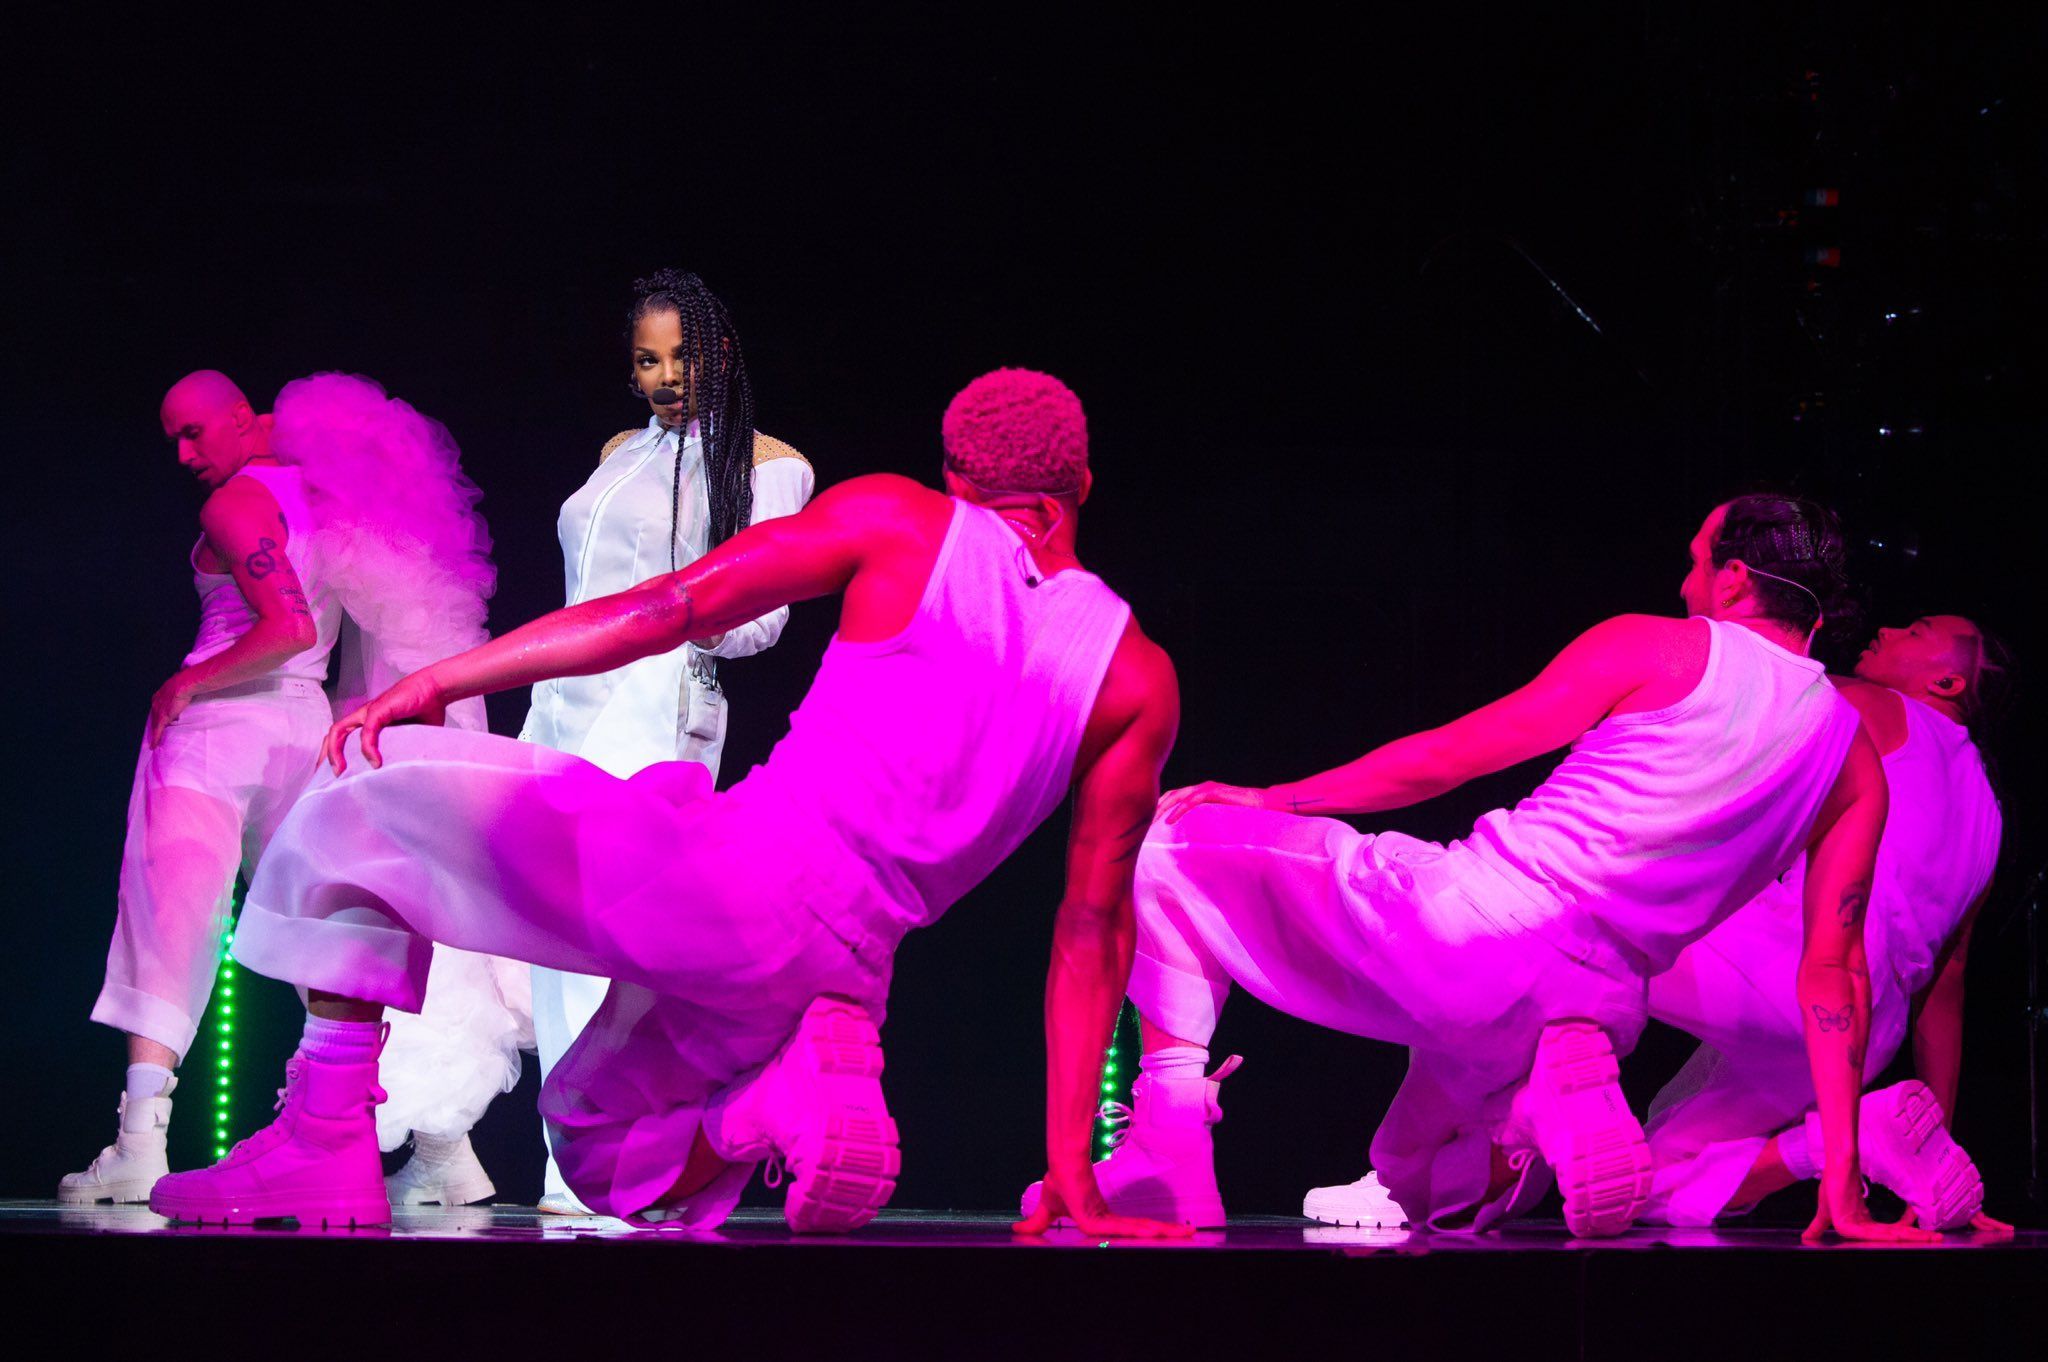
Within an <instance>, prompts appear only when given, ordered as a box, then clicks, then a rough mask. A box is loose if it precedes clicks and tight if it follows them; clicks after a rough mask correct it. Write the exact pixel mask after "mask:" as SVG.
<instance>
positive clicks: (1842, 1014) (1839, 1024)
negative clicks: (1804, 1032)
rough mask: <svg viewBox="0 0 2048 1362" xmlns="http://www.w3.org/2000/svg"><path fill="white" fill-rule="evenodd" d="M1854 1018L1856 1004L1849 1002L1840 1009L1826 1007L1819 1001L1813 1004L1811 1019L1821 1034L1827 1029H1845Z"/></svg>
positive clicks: (1827, 1030)
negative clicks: (1818, 1027)
mask: <svg viewBox="0 0 2048 1362" xmlns="http://www.w3.org/2000/svg"><path fill="white" fill-rule="evenodd" d="M1855 1019H1856V1004H1854V1003H1850V1004H1849V1005H1848V1006H1847V1007H1843V1008H1840V1009H1830V1008H1826V1007H1823V1006H1821V1005H1820V1004H1819V1003H1815V1004H1814V1005H1813V1020H1814V1021H1815V1022H1816V1023H1817V1024H1818V1025H1819V1026H1820V1029H1821V1033H1822V1034H1823V1035H1825V1034H1826V1033H1828V1032H1829V1031H1847V1030H1848V1029H1849V1023H1850V1022H1852V1021H1854V1020H1855Z"/></svg>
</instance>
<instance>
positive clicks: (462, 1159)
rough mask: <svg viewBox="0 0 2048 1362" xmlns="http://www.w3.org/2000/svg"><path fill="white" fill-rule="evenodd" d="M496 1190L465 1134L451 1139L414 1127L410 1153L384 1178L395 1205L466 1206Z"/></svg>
mask: <svg viewBox="0 0 2048 1362" xmlns="http://www.w3.org/2000/svg"><path fill="white" fill-rule="evenodd" d="M497 1190H498V1189H497V1188H496V1187H494V1186H492V1184H491V1175H490V1174H489V1173H486V1172H485V1171H484V1166H483V1164H481V1163H479V1162H478V1161H477V1157H476V1150H474V1149H472V1148H470V1144H469V1136H468V1135H461V1136H458V1137H457V1138H455V1139H453V1140H450V1139H444V1138H442V1137H441V1136H438V1135H423V1134H421V1133H420V1132H419V1131H417V1130H415V1131H414V1132H413V1133H412V1157H411V1158H409V1159H407V1160H406V1161H405V1166H404V1167H403V1168H401V1169H399V1170H398V1171H397V1172H396V1173H393V1174H392V1175H391V1176H390V1177H388V1178H385V1179H384V1193H385V1195H386V1196H388V1197H390V1198H391V1204H392V1205H394V1206H427V1205H441V1206H467V1205H469V1204H470V1203H471V1202H472V1201H483V1200H486V1199H487V1198H489V1197H490V1196H492V1195H493V1194H494V1193H496V1192H497Z"/></svg>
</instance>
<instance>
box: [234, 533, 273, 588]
mask: <svg viewBox="0 0 2048 1362" xmlns="http://www.w3.org/2000/svg"><path fill="white" fill-rule="evenodd" d="M242 566H243V567H244V568H245V569H247V571H248V573H249V575H250V576H251V577H253V578H255V579H256V580H257V581H259V582H260V581H262V580H263V579H264V578H265V577H268V576H269V575H270V574H271V573H273V572H275V571H277V541H276V540H275V539H272V538H270V537H269V536H268V535H266V536H264V537H263V538H261V539H258V540H257V541H256V548H255V549H254V550H253V551H252V552H251V553H250V554H249V556H248V557H247V558H244V559H243V560H242Z"/></svg>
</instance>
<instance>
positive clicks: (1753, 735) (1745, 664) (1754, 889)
mask: <svg viewBox="0 0 2048 1362" xmlns="http://www.w3.org/2000/svg"><path fill="white" fill-rule="evenodd" d="M1701 623H1703V624H1705V625H1706V627H1707V628H1708V629H1709V631H1710V639H1709V647H1708V653H1707V665H1706V669H1705V670H1704V671H1703V672H1702V673H1701V675H1700V679H1699V684H1698V685H1696V686H1694V687H1693V690H1692V693H1691V694H1690V695H1688V696H1686V698H1685V699H1683V700H1681V701H1679V702H1678V703H1677V704H1675V705H1671V706H1668V707H1667V708H1664V709H1659V710H1648V711H1644V712H1641V713H1635V714H1616V715H1611V716H1609V717H1608V718H1606V719H1604V720H1602V721H1601V722H1600V723H1599V724H1598V725H1596V726H1595V727H1594V728H1593V729H1592V730H1591V731H1589V732H1588V733H1587V734H1586V735H1585V736H1584V737H1582V738H1580V739H1579V741H1578V742H1577V743H1575V744H1574V745H1573V747H1572V750H1571V752H1570V754H1569V755H1568V756H1566V757H1565V759H1564V760H1563V761H1562V762H1560V763H1559V764H1558V766H1557V769H1556V770H1554V771H1552V772H1551V773H1550V777H1549V778H1548V779H1547V780H1545V781H1544V782H1543V784H1541V785H1540V786H1538V787H1537V788H1536V790H1535V792H1534V793H1533V794H1531V795H1530V796H1529V797H1528V798H1527V799H1524V800H1523V801H1522V802H1521V803H1519V804H1517V805H1515V807H1514V808H1512V809H1506V810H1497V811H1495V812H1493V813H1489V814H1487V815H1486V816H1485V817H1483V818H1481V819H1480V820H1479V822H1478V824H1477V825H1476V826H1475V827H1474V828H1473V829H1472V835H1471V837H1470V838H1469V839H1467V840H1466V841H1465V842H1463V843H1456V844H1454V846H1460V847H1463V848H1466V849H1469V850H1470V851H1471V852H1472V853H1474V854H1476V855H1478V856H1479V857H1481V858H1482V859H1484V860H1486V861H1487V862H1488V863H1489V864H1491V865H1492V866H1493V867H1494V868H1496V869H1497V870H1499V871H1501V872H1502V873H1503V874H1505V875H1506V876H1507V877H1508V878H1509V879H1510V880H1512V881H1516V882H1518V883H1519V885H1520V886H1521V887H1522V888H1523V889H1524V891H1525V892H1526V893H1527V894H1528V896H1529V897H1530V899H1531V901H1532V906H1531V908H1530V909H1529V910H1527V911H1518V912H1517V914H1516V916H1518V917H1522V918H1523V919H1524V920H1525V921H1529V923H1530V925H1532V926H1536V927H1537V928H1538V930H1542V929H1543V928H1544V927H1545V926H1549V925H1555V926H1559V927H1567V924H1572V923H1573V920H1574V919H1575V918H1577V917H1579V916H1580V915H1583V916H1585V917H1588V918H1591V919H1592V920H1593V921H1594V922H1595V923H1597V924H1598V927H1599V928H1600V929H1601V932H1602V933H1603V934H1604V935H1605V936H1606V937H1607V938H1609V939H1610V940H1611V941H1613V942H1614V943H1616V944H1618V945H1619V946H1620V947H1621V949H1622V951H1623V953H1624V954H1625V955H1627V956H1629V957H1632V958H1631V960H1630V963H1631V964H1632V965H1634V966H1635V967H1636V968H1639V969H1642V970H1644V971H1645V972H1647V973H1653V974H1654V973H1658V972H1661V971H1663V970H1665V969H1668V968H1669V967H1670V965H1671V962H1672V961H1673V960H1674V959H1676V958H1677V956H1678V952H1679V951H1680V950H1682V949H1683V948H1684V947H1685V945H1686V944H1687V943H1688V942H1691V941H1693V940H1695V939H1697V938H1698V937H1700V936H1703V935H1705V934H1706V933H1707V931H1708V930H1710V929H1711V928H1712V927H1713V926H1714V924H1715V923H1717V922H1719V921H1720V920H1721V919H1723V918H1725V917H1726V916H1728V914H1730V913H1732V912H1734V911H1735V910H1736V909H1737V908H1739V907H1740V906H1742V905H1743V904H1744V903H1747V902H1748V901H1749V900H1750V899H1752V898H1754V897H1755V896H1756V894H1757V893H1758V892H1759V891H1761V890H1762V889H1763V888H1764V886H1766V885H1768V884H1769V883H1770V882H1771V881H1772V880H1774V879H1776V878H1777V877H1778V876H1779V875H1782V874H1783V873H1784V872H1785V869H1786V867H1787V866H1789V865H1791V864H1792V862H1793V860H1794V859H1795V858H1796V857H1797V856H1798V855H1799V854H1800V852H1801V851H1803V850H1804V849H1805V846H1806V842H1807V838H1808V836H1809V835H1810V833H1811V829H1812V827H1813V820H1814V817H1815V815H1817V814H1818V813H1819V811H1820V807H1821V803H1822V801H1824V800H1825V799H1826V798H1827V795H1828V792H1829V790H1830V789H1831V788H1832V787H1833V785H1834V783H1835V779H1836V777H1837V776H1838V775H1839V774H1840V772H1841V769H1842V762H1843V759H1844V758H1845V757H1846V756H1847V755H1848V751H1849V744H1850V743H1851V741H1852V740H1853V739H1854V738H1855V736H1856V730H1857V723H1858V717H1857V713H1856V710H1855V708H1854V706H1852V705H1851V704H1850V703H1849V702H1848V701H1847V700H1845V699H1843V698H1842V696H1841V694H1840V693H1839V692H1837V691H1836V690H1835V688H1834V686H1833V685H1832V684H1830V683H1829V681H1828V679H1827V676H1826V674H1825V672H1824V670H1823V669H1822V667H1821V664H1820V663H1819V662H1816V661H1814V660H1813V659H1811V658H1806V657H1801V656H1799V655H1798V654H1796V653H1793V652H1790V651H1788V650H1786V649H1784V648H1781V647H1779V646H1778V645H1777V644H1775V643H1771V642H1769V641H1768V640H1766V639H1765V638H1763V637H1762V636H1761V635H1759V634H1758V633H1756V631H1754V630H1752V629H1746V628H1744V627H1742V626H1741V625H1737V624H1728V623H1724V622H1718V621H1714V620H1705V619H1703V620H1701Z"/></svg>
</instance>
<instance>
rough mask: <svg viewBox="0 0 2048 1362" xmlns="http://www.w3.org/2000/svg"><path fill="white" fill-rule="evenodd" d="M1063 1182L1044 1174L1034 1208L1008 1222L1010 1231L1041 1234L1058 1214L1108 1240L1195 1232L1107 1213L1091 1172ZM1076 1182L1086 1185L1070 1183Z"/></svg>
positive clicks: (1181, 1235) (1184, 1235)
mask: <svg viewBox="0 0 2048 1362" xmlns="http://www.w3.org/2000/svg"><path fill="white" fill-rule="evenodd" d="M1065 1182H1066V1183H1067V1184H1069V1188H1068V1189H1063V1188H1062V1185H1061V1184H1062V1179H1060V1178H1057V1177H1055V1176H1054V1175H1053V1174H1051V1173H1047V1174H1046V1175H1045V1181H1044V1182H1043V1183H1041V1184H1040V1185H1039V1197H1038V1209H1037V1210H1035V1211H1033V1212H1032V1213H1031V1214H1030V1215H1029V1216H1027V1217H1025V1218H1024V1219H1022V1220H1019V1221H1017V1222H1015V1223H1014V1224H1012V1225H1011V1226H1010V1230H1011V1232H1012V1233H1014V1234H1044V1233H1045V1232H1046V1231H1047V1230H1049V1229H1051V1228H1052V1222H1053V1221H1055V1220H1057V1219H1059V1218H1060V1217H1061V1216H1066V1217H1068V1218H1069V1219H1071V1220H1072V1221H1073V1222H1074V1228H1075V1229H1077V1230H1079V1231H1080V1232H1081V1233H1082V1234H1084V1235H1089V1236H1099V1237H1102V1238H1108V1239H1185V1238H1187V1237H1188V1236H1189V1235H1191V1234H1193V1233H1194V1232H1195V1231H1194V1229H1193V1227H1192V1226H1188V1225H1175V1224H1171V1223H1169V1222H1167V1221H1164V1220H1145V1219H1141V1218H1140V1217H1138V1216H1135V1215H1114V1214H1111V1212H1110V1209H1109V1203H1108V1202H1106V1201H1104V1200H1103V1199H1102V1189H1101V1188H1099V1187H1097V1186H1096V1185H1095V1175H1094V1174H1093V1173H1084V1174H1079V1175H1077V1176H1074V1177H1071V1178H1068V1179H1065ZM1080 1183H1085V1184H1086V1185H1085V1186H1076V1185H1073V1184H1080ZM1069 1190H1071V1193H1072V1194H1071V1195H1069V1194H1068V1192H1069Z"/></svg>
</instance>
